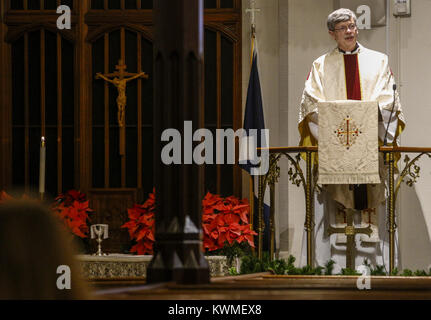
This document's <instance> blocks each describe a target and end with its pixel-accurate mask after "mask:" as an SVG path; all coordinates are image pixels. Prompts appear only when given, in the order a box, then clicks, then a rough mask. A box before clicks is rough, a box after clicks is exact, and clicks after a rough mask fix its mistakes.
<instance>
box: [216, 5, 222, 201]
mask: <svg viewBox="0 0 431 320" xmlns="http://www.w3.org/2000/svg"><path fill="white" fill-rule="evenodd" d="M219 5H220V2H219V0H218V2H217V6H219ZM216 50H217V129H219V128H221V34H220V32H217V49H216ZM218 154H220V145H219V144H217V145H216V154H215V156H217V155H218ZM216 166H217V194H220V193H221V188H220V186H221V165H220V164H217V165H216Z"/></svg>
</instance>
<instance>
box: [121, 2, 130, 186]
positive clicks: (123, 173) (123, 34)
mask: <svg viewBox="0 0 431 320" xmlns="http://www.w3.org/2000/svg"><path fill="white" fill-rule="evenodd" d="M121 8H122V9H123V10H124V0H123V1H121ZM120 39H121V40H120V43H121V60H123V63H124V64H126V30H125V28H124V27H122V28H121V37H120ZM126 71H128V72H130V71H129V70H127V69H126ZM126 113H127V105H126ZM124 122H125V126H126V128H125V129H124V139H126V137H127V118H126V117H125V119H124ZM120 137H121V134H120ZM120 144H121V143H120ZM124 144H125V145H126V141H124ZM125 148H126V147H125ZM126 157H127V149H126V152H125V154H124V155H123V156H122V157H121V187H122V188H125V187H126Z"/></svg>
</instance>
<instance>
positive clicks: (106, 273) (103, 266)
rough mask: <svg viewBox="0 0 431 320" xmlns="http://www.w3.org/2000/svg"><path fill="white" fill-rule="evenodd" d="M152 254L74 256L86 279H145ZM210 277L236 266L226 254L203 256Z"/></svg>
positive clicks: (227, 272)
mask: <svg viewBox="0 0 431 320" xmlns="http://www.w3.org/2000/svg"><path fill="white" fill-rule="evenodd" d="M152 258H153V256H152V255H132V254H120V253H112V254H109V255H102V256H98V255H91V254H80V255H77V256H76V259H77V261H78V264H79V266H80V268H81V274H82V276H83V278H84V279H87V280H92V281H93V280H94V281H96V280H110V279H115V280H145V278H146V275H147V268H148V265H149V264H150V262H151V259H152ZM205 258H206V259H207V262H208V265H209V269H210V274H211V277H221V276H227V275H229V269H230V268H232V267H236V262H235V261H233V262H232V263H231V264H230V263H229V262H228V259H227V257H226V256H205Z"/></svg>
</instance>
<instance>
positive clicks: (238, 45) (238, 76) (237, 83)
mask: <svg viewBox="0 0 431 320" xmlns="http://www.w3.org/2000/svg"><path fill="white" fill-rule="evenodd" d="M238 2H239V1H236V0H235V3H234V4H235V5H238ZM241 25H242V23H241V20H240V21H239V22H237V26H236V28H237V30H238V32H239V34H240V35H241V32H242V31H241V29H242V28H241ZM241 59H242V42H241V41H234V61H233V63H234V66H233V70H234V72H233V83H234V86H233V99H234V103H233V105H234V108H233V122H234V130H235V131H236V130H237V129H239V128H242V126H243V123H242V122H243V117H242V96H241V95H242V67H241V66H242V63H241ZM235 157H236V161H238V159H239V144H238V143H237V144H235ZM236 163H238V162H236ZM233 170H234V173H233V191H234V194H235V195H236V196H237V197H241V198H242V169H241V168H240V167H239V166H237V165H234V168H233Z"/></svg>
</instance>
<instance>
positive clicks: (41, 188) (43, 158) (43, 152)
mask: <svg viewBox="0 0 431 320" xmlns="http://www.w3.org/2000/svg"><path fill="white" fill-rule="evenodd" d="M45 161H46V147H45V137H42V138H41V139H40V161H39V164H40V166H39V193H40V196H41V199H43V194H44V193H45Z"/></svg>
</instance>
